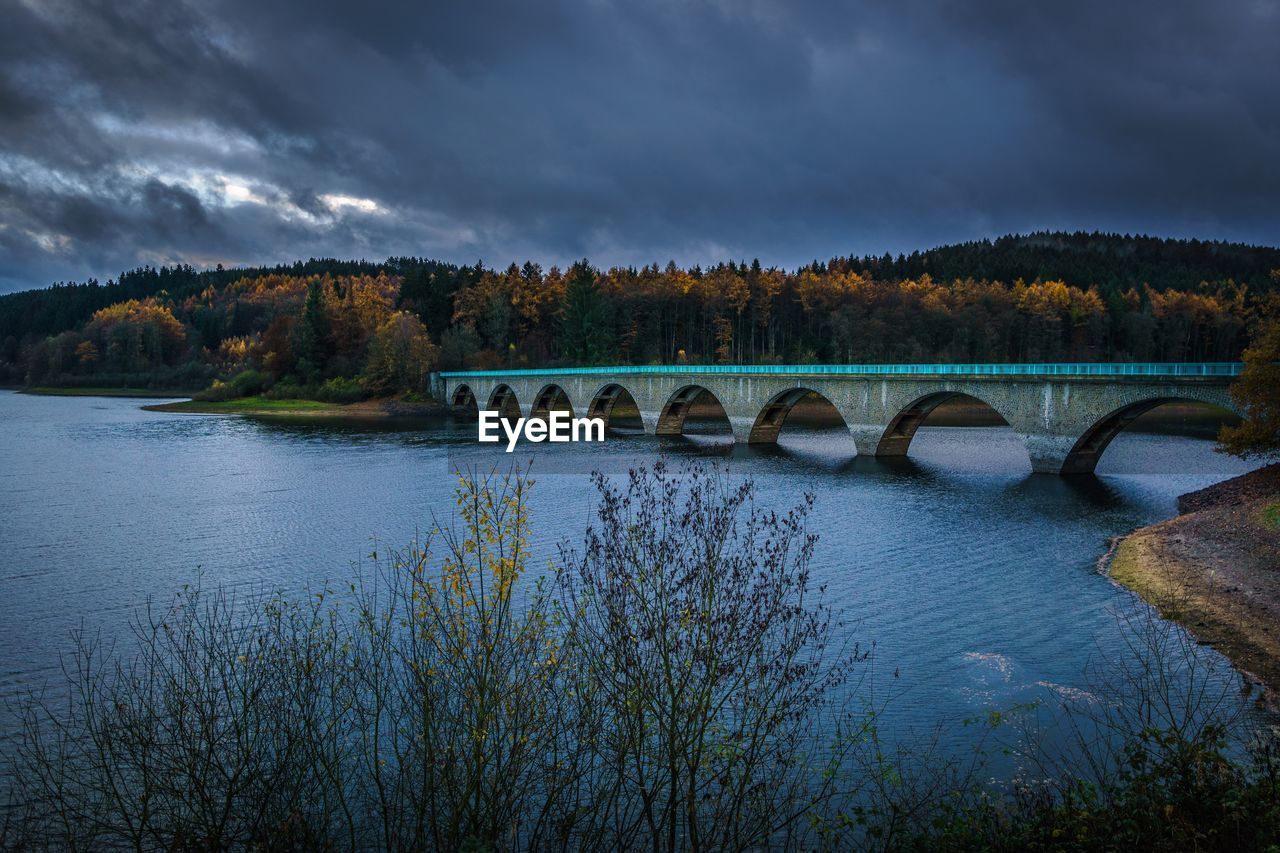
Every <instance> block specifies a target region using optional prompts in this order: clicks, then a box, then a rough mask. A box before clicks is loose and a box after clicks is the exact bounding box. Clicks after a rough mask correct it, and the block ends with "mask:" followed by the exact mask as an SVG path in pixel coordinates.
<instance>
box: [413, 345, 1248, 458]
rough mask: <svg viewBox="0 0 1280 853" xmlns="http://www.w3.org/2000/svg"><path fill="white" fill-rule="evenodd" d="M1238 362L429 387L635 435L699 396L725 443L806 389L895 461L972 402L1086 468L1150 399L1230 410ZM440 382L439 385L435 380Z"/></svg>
mask: <svg viewBox="0 0 1280 853" xmlns="http://www.w3.org/2000/svg"><path fill="white" fill-rule="evenodd" d="M1239 372H1240V365H1238V364H1224V363H1192V364H1183V363H1178V364H906V365H897V364H893V365H881V364H872V365H823V364H813V365H788V366H781V365H749V366H729V365H716V366H692V365H662V366H642V367H562V368H548V369H545V370H482V371H469V372H452V373H442V374H440V375H439V380H438V385H437V389H436V390H437V391H438V392H439V391H443V393H444V399H448V400H451V401H453V402H454V403H455V404H469V403H475V404H476V405H478V406H481V407H483V408H487V409H492V410H496V411H499V412H501V413H503V414H504V415H506V416H511V417H519V416H524V417H541V416H545V415H546V413H547V412H549V411H552V410H567V411H571V412H574V413H576V414H578V415H579V416H580V415H581V414H582V413H583V412H585V413H586V414H588V415H590V416H593V417H600V418H603V419H604V420H605V423H606V425H607V424H608V422H609V418H610V416H611V414H612V413H613V412H614V409H615V408H616V407H618V405H619V403H620V402H621V403H623V404H624V405H625V404H632V403H633V404H634V407H635V409H637V410H638V411H639V414H640V421H641V423H642V424H643V426H644V431H645V432H646V433H649V434H657V435H678V434H680V433H681V432H682V430H683V429H684V425H685V421H686V419H687V418H688V416H689V413H690V411H691V410H692V409H693V408H694V406H695V405H696V404H698V403H699V402H700V401H704V400H707V399H709V398H711V399H714V400H715V401H716V402H718V403H719V404H720V406H721V407H722V408H723V409H724V412H725V414H726V415H727V416H728V419H729V425H730V427H731V428H732V430H733V435H734V439H735V441H738V442H749V443H751V444H761V443H766V444H767V443H772V442H775V441H777V438H778V433H779V431H780V430H781V429H782V425H783V423H784V422H785V421H786V419H787V415H788V414H790V412H791V411H792V409H793V408H795V406H796V405H797V404H798V403H799V402H800V401H801V400H805V399H813V398H814V395H816V396H817V397H820V398H822V399H825V400H826V401H827V402H829V403H830V404H831V406H832V407H834V409H835V411H836V412H837V413H838V414H839V415H840V417H841V418H842V419H843V421H844V424H845V426H846V427H848V429H849V432H850V433H851V434H852V436H853V441H854V444H855V446H856V447H857V451H858V453H860V454H870V455H874V456H903V455H905V454H906V452H907V448H908V447H909V446H910V445H911V439H912V437H913V436H914V435H915V432H916V429H917V428H918V427H919V426H920V424H921V423H923V422H924V420H925V418H927V417H928V416H929V413H930V412H932V411H933V410H934V409H935V408H936V407H937V406H939V405H940V404H942V403H944V402H946V401H948V400H954V399H957V398H963V397H972V398H974V399H976V400H979V401H981V402H982V403H985V404H986V405H988V406H990V407H991V408H992V409H994V410H995V412H996V413H997V414H999V415H1000V417H1002V418H1003V419H1004V420H1005V421H1006V422H1007V423H1008V424H1009V426H1010V427H1012V428H1013V430H1014V431H1015V432H1017V433H1018V434H1019V435H1020V436H1021V437H1022V439H1023V441H1024V442H1025V443H1026V446H1027V452H1028V453H1029V454H1030V456H1031V467H1032V468H1033V469H1034V470H1036V471H1042V472H1047V473H1053V474H1059V473H1060V474H1081V473H1089V472H1091V471H1093V469H1094V466H1095V465H1097V462H1098V458H1099V457H1100V456H1101V455H1102V452H1103V451H1104V450H1105V449H1106V447H1107V445H1108V444H1109V443H1110V442H1111V439H1112V438H1114V437H1115V436H1116V434H1117V433H1119V432H1120V431H1121V430H1122V429H1124V428H1125V427H1126V426H1128V425H1129V424H1130V423H1132V422H1133V421H1134V419H1136V418H1137V417H1138V416H1139V415H1141V414H1143V413H1144V412H1146V411H1147V410H1149V409H1152V408H1154V407H1156V406H1158V405H1160V404H1162V403H1169V402H1175V401H1192V402H1198V403H1208V404H1211V405H1214V406H1219V407H1221V408H1223V409H1226V410H1228V411H1231V412H1235V411H1236V410H1235V407H1234V406H1233V404H1232V402H1231V398H1230V396H1229V395H1228V393H1227V386H1228V385H1229V384H1230V382H1231V380H1232V378H1233V377H1235V376H1237V375H1238V374H1239ZM440 385H443V387H440Z"/></svg>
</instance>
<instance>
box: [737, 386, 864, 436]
mask: <svg viewBox="0 0 1280 853" xmlns="http://www.w3.org/2000/svg"><path fill="white" fill-rule="evenodd" d="M806 397H813V398H817V399H818V400H821V401H822V402H823V403H825V404H826V406H827V407H829V408H830V409H831V411H832V412H834V413H835V415H836V417H838V418H839V419H840V423H842V424H844V426H845V428H846V429H847V428H848V426H849V425H848V422H847V421H845V419H844V415H842V414H840V410H839V409H837V408H836V406H835V404H834V403H833V402H832V401H831V400H830V399H829V398H828V397H827V396H826V395H825V394H822V393H821V392H818V391H814V390H813V389H812V388H801V387H797V388H789V389H787V390H786V391H781V392H779V393H777V394H775V395H774V396H773V397H772V398H771V399H770V400H769V402H767V403H765V404H764V408H762V409H761V410H760V413H759V414H757V415H756V419H755V421H754V423H752V425H751V433H750V436H749V437H748V439H747V441H748V442H749V443H751V444H776V443H777V441H778V434H779V433H780V432H782V425H783V424H784V423H786V420H787V417H788V416H789V415H790V414H791V410H792V409H794V408H795V407H796V406H797V405H799V404H800V403H801V402H802V401H803V400H804V399H805V398H806Z"/></svg>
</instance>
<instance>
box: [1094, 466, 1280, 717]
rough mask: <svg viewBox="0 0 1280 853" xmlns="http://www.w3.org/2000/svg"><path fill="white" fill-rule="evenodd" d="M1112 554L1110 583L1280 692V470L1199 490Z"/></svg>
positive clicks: (1269, 468) (1271, 469)
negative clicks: (1165, 518)
mask: <svg viewBox="0 0 1280 853" xmlns="http://www.w3.org/2000/svg"><path fill="white" fill-rule="evenodd" d="M1178 511H1179V515H1177V516H1176V517H1175V518H1172V519H1169V520H1168V521H1164V522H1161V523H1159V524H1153V525H1151V526H1149V527H1144V528H1141V529H1139V530H1136V531H1134V532H1133V533H1131V534H1129V535H1128V536H1126V537H1124V538H1123V539H1121V540H1120V541H1119V542H1118V543H1117V545H1116V547H1115V548H1114V549H1113V551H1112V555H1111V560H1110V573H1111V577H1112V578H1113V579H1115V580H1116V581H1117V582H1119V583H1121V584H1123V585H1124V586H1127V587H1129V588H1130V589H1132V590H1133V591H1134V592H1136V593H1138V594H1139V595H1141V596H1142V597H1143V598H1144V599H1145V600H1147V601H1148V602H1150V603H1151V604H1153V605H1154V606H1156V607H1157V608H1159V610H1160V612H1161V613H1162V615H1164V616H1165V617H1166V618H1169V619H1173V620H1175V621H1177V622H1179V623H1181V624H1182V625H1184V626H1186V627H1187V628H1188V629H1189V630H1190V631H1191V632H1192V633H1193V634H1194V635H1195V636H1196V638H1197V639H1199V640H1200V641H1201V642H1204V643H1206V644H1208V645H1211V646H1213V647H1215V648H1217V649H1218V650H1219V651H1221V652H1222V653H1223V654H1224V655H1226V656H1227V657H1228V658H1229V659H1230V660H1231V661H1232V663H1234V664H1235V665H1236V667H1237V668H1238V669H1240V670H1241V671H1242V672H1244V673H1245V674H1246V676H1248V677H1251V678H1253V679H1254V680H1256V681H1257V682H1259V683H1260V684H1262V685H1264V686H1266V687H1267V688H1269V689H1270V692H1271V695H1272V697H1273V698H1274V696H1275V691H1277V690H1280V464H1275V465H1269V466H1267V467H1265V468H1260V469H1258V470H1257V471H1252V472H1250V473H1248V474H1245V475H1243V476H1240V477H1236V478H1234V479H1231V480H1226V481H1224V482H1222V483H1218V484H1216V485H1213V486H1210V487H1208V488H1206V489H1201V490H1199V491H1196V492H1190V493H1188V494H1185V495H1183V496H1182V497H1180V498H1179V499H1178Z"/></svg>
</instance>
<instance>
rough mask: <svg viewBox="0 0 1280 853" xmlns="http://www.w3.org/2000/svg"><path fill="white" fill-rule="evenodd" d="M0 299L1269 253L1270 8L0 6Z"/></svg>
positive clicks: (1279, 7)
mask: <svg viewBox="0 0 1280 853" xmlns="http://www.w3.org/2000/svg"><path fill="white" fill-rule="evenodd" d="M0 20H2V21H3V25H2V26H0V292H3V291H9V290H17V289H25V288H29V287H43V286H47V285H48V284H50V283H52V282H54V281H64V280H83V279H85V278H88V277H91V276H92V277H97V278H99V279H100V280H103V281H105V280H107V279H108V278H110V277H113V276H115V275H116V274H118V273H119V272H120V271H121V270H124V269H130V268H133V267H136V266H139V265H143V264H151V265H158V264H170V263H189V264H192V265H195V266H198V267H205V266H213V265H215V264H218V263H222V264H225V265H228V266H230V265H239V264H274V263H281V262H290V261H293V260H296V259H299V258H308V257H341V258H354V257H364V258H369V259H373V260H382V259H384V258H386V257H388V256H392V255H417V256H426V257H433V258H439V259H443V260H448V261H453V262H457V263H463V262H474V261H476V260H483V261H484V262H486V263H487V264H489V265H490V266H499V267H505V266H506V265H507V264H509V263H511V262H523V261H525V260H534V261H536V262H539V263H541V264H543V265H544V266H550V265H552V264H560V265H564V264H566V263H568V262H571V261H572V260H574V259H576V258H580V257H584V256H585V257H588V258H590V259H591V260H592V262H594V263H596V264H597V265H600V266H612V265H631V264H634V265H640V264H645V263H649V262H655V261H656V262H659V263H665V262H666V261H668V260H675V261H676V262H678V263H681V264H693V263H701V264H704V265H705V264H708V263H715V262H719V261H722V260H730V259H752V258H759V259H760V260H761V261H762V262H764V263H765V264H766V265H771V264H776V265H780V266H786V267H793V266H796V265H798V264H801V263H804V262H806V261H808V260H811V259H815V258H818V259H826V258H830V257H832V256H836V255H846V254H855V255H862V254H867V253H870V254H877V255H878V254H882V253H883V252H886V251H889V252H893V253H898V252H910V251H911V250H913V249H917V248H919V249H923V248H928V247H930V246H935V245H940V244H944V243H951V242H957V241H964V240H972V239H982V238H987V237H995V236H998V235H1000V234H1004V233H1010V232H1027V231H1032V230H1040V229H1068V230H1076V229H1083V230H1095V229H1097V230H1104V231H1117V232H1122V233H1125V232H1128V233H1146V234H1154V235H1160V236H1174V237H1201V238H1206V239H1225V240H1238V241H1244V242H1250V243H1260V244H1266V245H1276V244H1277V242H1278V241H1280V0H1246V2H1236V0H1217V2H1207V0H1132V1H1130V0H1105V2H1099V1H1098V0H1072V2H1061V3H1048V2H1027V0H870V2H833V0H706V1H705V2H703V0H505V2H504V0H465V2H464V0H458V2H439V0H410V2H397V0H391V2H373V3H368V2H366V3H351V2H343V0H312V2H307V3H301V2H299V3H281V2H276V0H200V2H192V3H186V2H182V1H181V0H155V2H151V0H144V2H131V0H106V1H105V2H100V0H89V1H88V2H84V1H83V0H81V2H68V0H0Z"/></svg>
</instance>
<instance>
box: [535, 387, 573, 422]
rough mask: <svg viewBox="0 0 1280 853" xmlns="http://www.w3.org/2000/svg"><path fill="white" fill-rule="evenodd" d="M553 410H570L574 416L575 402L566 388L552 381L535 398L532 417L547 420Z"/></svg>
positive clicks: (571, 415)
mask: <svg viewBox="0 0 1280 853" xmlns="http://www.w3.org/2000/svg"><path fill="white" fill-rule="evenodd" d="M552 412H568V413H569V417H573V402H572V401H571V400H570V399H569V393H568V392H567V391H565V390H564V388H562V387H560V386H559V385H556V384H555V383H552V384H550V385H544V386H543V387H542V390H540V391H539V392H538V393H537V395H536V396H535V397H534V398H533V410H532V412H531V413H530V417H534V418H541V419H543V420H547V419H548V418H549V416H550V415H551V413H552Z"/></svg>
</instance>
